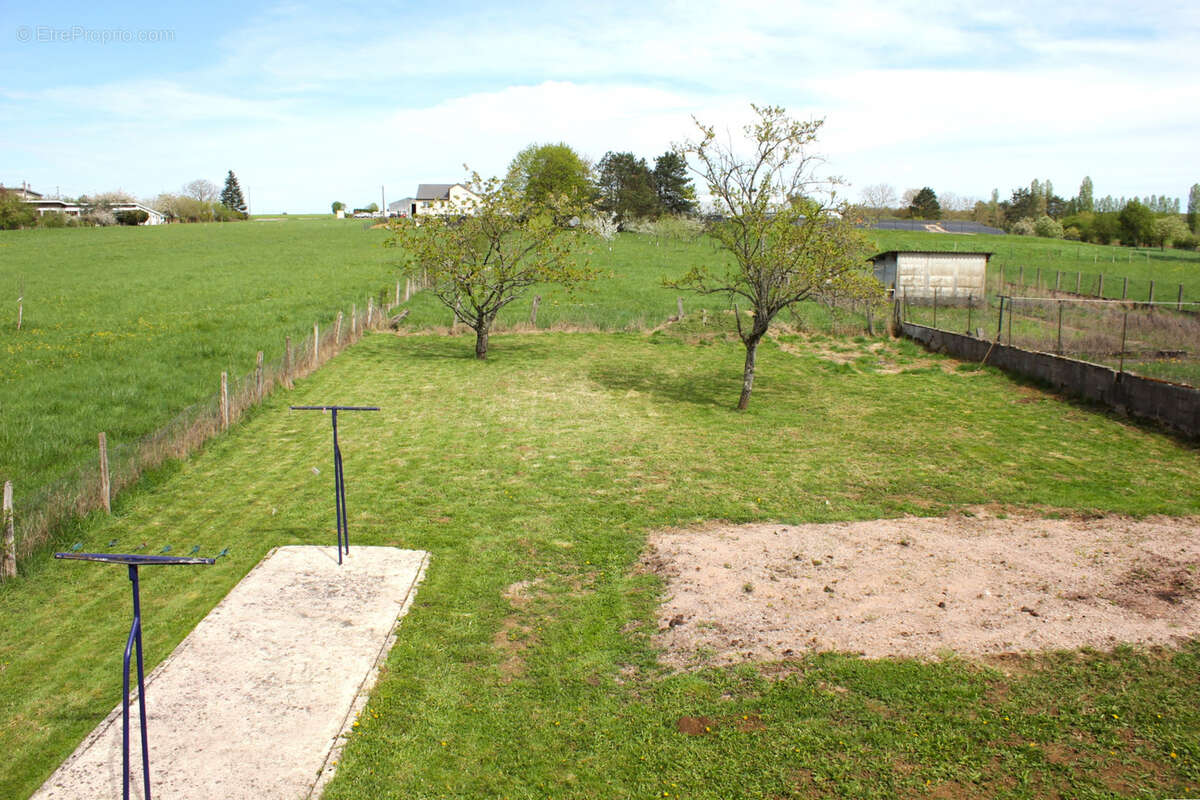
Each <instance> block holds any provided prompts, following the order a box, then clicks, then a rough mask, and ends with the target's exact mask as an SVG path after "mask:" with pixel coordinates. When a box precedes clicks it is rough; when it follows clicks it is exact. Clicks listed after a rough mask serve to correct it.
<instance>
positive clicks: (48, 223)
mask: <svg viewBox="0 0 1200 800" xmlns="http://www.w3.org/2000/svg"><path fill="white" fill-rule="evenodd" d="M37 224H38V227H39V228H65V227H67V226H68V225H74V224H75V220H74V219H73V218H72V217H68V216H67V215H66V214H64V213H62V212H61V211H51V212H50V213H48V214H42V215H41V216H40V217H38V221H37Z"/></svg>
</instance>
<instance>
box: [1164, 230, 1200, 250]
mask: <svg viewBox="0 0 1200 800" xmlns="http://www.w3.org/2000/svg"><path fill="white" fill-rule="evenodd" d="M1197 245H1200V237H1197V236H1196V234H1194V233H1189V234H1186V235H1183V236H1179V237H1178V238H1176V239H1173V240H1172V241H1171V247H1174V248H1175V249H1176V250H1195V249H1196V246H1197Z"/></svg>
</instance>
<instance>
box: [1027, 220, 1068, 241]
mask: <svg viewBox="0 0 1200 800" xmlns="http://www.w3.org/2000/svg"><path fill="white" fill-rule="evenodd" d="M1033 229H1034V232H1035V233H1037V235H1038V236H1041V237H1042V238H1043V239H1061V238H1063V226H1062V223H1060V222H1059V221H1058V220H1055V219H1053V218H1051V217H1050V216H1048V215H1046V214H1043V215H1042V216H1040V217H1038V221H1037V222H1035V223H1034V224H1033Z"/></svg>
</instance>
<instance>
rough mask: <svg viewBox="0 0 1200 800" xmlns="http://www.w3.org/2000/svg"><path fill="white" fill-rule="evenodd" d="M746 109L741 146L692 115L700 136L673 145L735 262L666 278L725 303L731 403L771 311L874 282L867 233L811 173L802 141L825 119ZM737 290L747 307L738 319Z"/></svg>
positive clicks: (875, 285) (751, 366)
mask: <svg viewBox="0 0 1200 800" xmlns="http://www.w3.org/2000/svg"><path fill="white" fill-rule="evenodd" d="M753 108H754V111H755V112H756V113H757V114H758V119H757V121H755V122H754V123H752V124H750V125H747V126H746V127H745V128H744V133H745V136H746V145H745V149H746V150H747V151H748V155H745V156H743V155H741V154H740V153H739V152H735V150H734V147H733V145H732V143H730V144H728V145H726V144H723V143H721V142H719V141H718V140H717V135H716V131H715V130H714V129H713V128H712V127H710V126H707V125H704V124H702V123H700V122H699V121H696V127H697V128H698V129H699V132H700V138H699V140H697V141H688V142H685V143H683V144H680V145H676V146H675V151H676V152H677V153H679V155H680V156H681V157H683V158H686V159H688V160H689V162H690V165H691V168H692V170H693V171H694V172H695V173H696V174H697V175H699V176H700V177H701V178H702V179H703V180H704V182H705V184H706V185H707V186H708V191H709V194H710V195H711V196H712V202H713V204H714V205H715V206H716V212H717V219H718V221H717V222H715V223H713V224H712V225H711V226H710V228H709V235H711V236H713V237H714V238H715V239H716V240H717V242H718V243H720V245H721V246H722V247H723V248H724V249H725V250H727V251H728V252H729V253H731V254H732V255H733V259H734V264H733V265H732V266H731V267H729V268H727V269H726V270H724V271H723V272H720V273H716V272H713V271H711V270H709V269H708V268H704V267H697V268H693V269H692V270H691V271H690V272H688V273H687V274H686V275H685V276H684V277H683V278H681V279H680V280H678V281H671V282H669V283H668V285H669V286H672V287H675V288H680V289H690V290H692V291H696V292H699V293H701V294H723V295H726V296H727V297H728V298H729V299H730V302H731V303H732V304H733V310H734V317H735V320H736V322H737V331H738V335H739V336H740V337H741V339H742V344H744V345H745V346H746V363H745V367H744V369H743V371H742V393H741V396H740V397H739V398H738V404H737V407H738V409H739V410H744V409H745V408H746V406H747V405H748V404H749V402H750V392H751V391H752V389H753V388H754V372H755V363H756V357H757V353H758V344H759V342H760V341H762V338H763V336H765V335H766V333H767V331H768V330H769V329H770V326H771V321H772V320H773V319H775V315H776V314H778V313H779V312H780V311H782V310H783V309H785V308H788V307H789V306H791V305H794V304H795V303H799V302H800V301H802V300H805V299H807V298H808V297H810V296H812V295H813V294H814V293H815V292H817V291H818V290H819V291H821V292H824V293H826V294H830V293H837V294H842V295H854V296H867V295H869V294H871V293H873V292H878V291H879V289H880V287H879V282H878V281H876V280H875V279H874V277H873V276H872V275H871V274H870V273H869V272H867V271H866V270H865V269H864V262H865V257H866V242H865V240H864V239H863V238H862V236H861V235H860V234H859V233H858V232H857V231H856V230H855V229H854V228H853V227H852V226H851V224H850V222H849V221H848V219H846V216H845V214H844V213H842V212H844V211H845V206H844V205H842V206H837V205H835V200H836V197H835V194H834V192H833V182H832V181H829V180H823V179H820V178H818V177H816V175H815V173H814V169H815V167H816V166H818V165H819V163H820V161H821V159H820V158H818V157H817V156H814V155H813V154H812V153H810V152H809V151H808V146H809V145H811V144H812V143H813V142H814V141H816V138H817V132H818V131H819V130H820V128H821V125H822V124H823V120H812V121H809V122H801V121H797V120H793V119H791V118H790V117H788V116H787V113H786V112H785V111H784V109H782V108H779V107H777V106H766V107H762V108H760V107H758V106H753ZM739 299H740V300H743V301H745V302H746V304H747V306H748V307H749V308H748V309H747V311H748V314H747V316H748V319H746V320H745V321H743V318H742V312H741V311H740V310H739V308H738V300H739Z"/></svg>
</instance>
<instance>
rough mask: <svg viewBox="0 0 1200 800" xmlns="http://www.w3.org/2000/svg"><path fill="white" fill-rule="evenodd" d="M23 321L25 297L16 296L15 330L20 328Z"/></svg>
mask: <svg viewBox="0 0 1200 800" xmlns="http://www.w3.org/2000/svg"><path fill="white" fill-rule="evenodd" d="M24 321H25V298H24V297H20V298H17V330H21V323H22V322H24Z"/></svg>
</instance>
